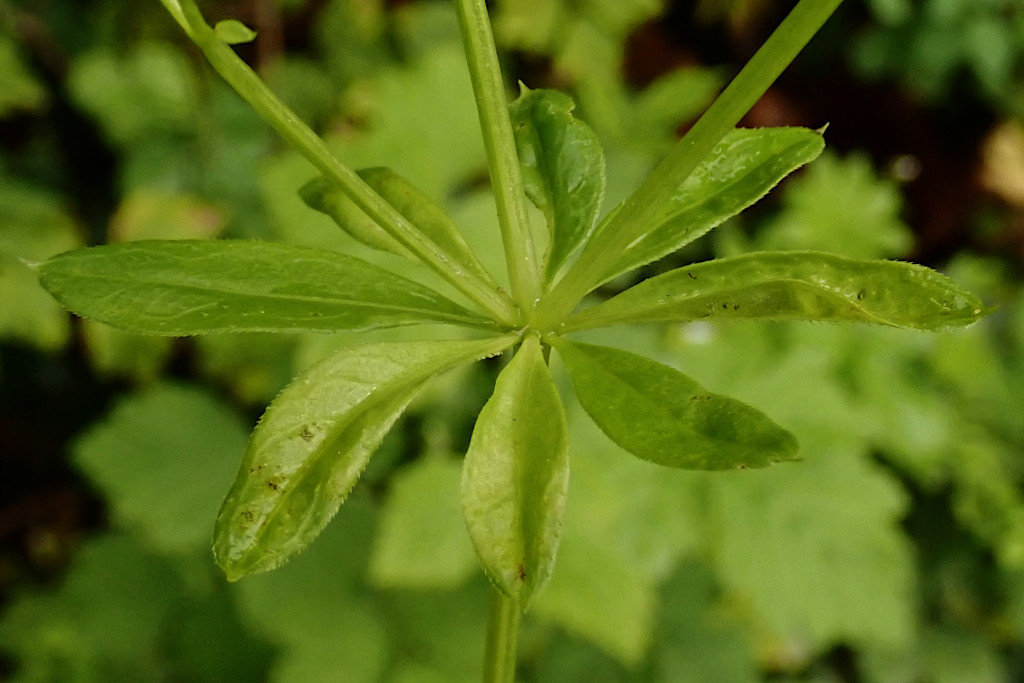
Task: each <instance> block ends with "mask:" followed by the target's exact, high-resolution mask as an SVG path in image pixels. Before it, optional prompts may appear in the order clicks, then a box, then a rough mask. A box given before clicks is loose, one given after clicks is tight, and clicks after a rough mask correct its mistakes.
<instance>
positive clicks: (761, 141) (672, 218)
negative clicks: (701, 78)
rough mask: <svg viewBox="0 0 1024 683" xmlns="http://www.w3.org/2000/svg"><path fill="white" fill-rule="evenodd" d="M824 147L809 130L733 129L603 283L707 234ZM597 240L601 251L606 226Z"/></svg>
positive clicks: (641, 230)
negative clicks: (602, 234)
mask: <svg viewBox="0 0 1024 683" xmlns="http://www.w3.org/2000/svg"><path fill="white" fill-rule="evenodd" d="M824 148H825V142H824V140H823V138H822V136H821V133H819V132H818V131H813V130H809V129H807V128H738V129H736V130H734V131H732V132H731V133H729V134H728V135H726V136H725V138H723V139H722V141H721V142H720V143H718V146H717V147H715V149H714V151H712V152H711V154H710V155H709V156H708V158H707V159H705V160H704V161H703V162H702V163H701V165H700V166H698V167H697V169H696V170H695V171H694V172H693V173H692V174H691V175H690V177H689V178H687V179H686V181H685V182H684V183H683V184H682V185H681V186H680V187H679V189H678V190H677V191H676V193H675V194H674V195H673V196H672V199H671V200H669V201H668V202H667V203H666V204H665V205H664V206H663V207H661V211H660V212H659V213H658V216H657V218H656V219H655V220H653V221H652V222H651V223H650V224H648V225H644V226H641V227H640V228H638V230H637V232H636V236H635V238H634V240H633V241H632V242H631V243H630V244H629V246H628V247H627V248H626V249H625V250H624V251H623V252H622V255H621V256H620V257H619V258H618V259H617V260H616V261H615V262H614V264H613V265H612V266H611V268H610V269H609V270H608V272H607V273H606V274H605V276H604V277H603V278H602V282H606V281H608V280H610V279H612V278H613V277H615V276H617V275H621V274H622V273H625V272H627V271H630V270H632V269H634V268H637V267H639V266H642V265H644V264H647V263H650V262H652V261H655V260H657V259H659V258H661V257H662V256H665V255H667V254H670V253H672V252H673V251H676V250H677V249H680V248H681V247H683V246H685V245H687V244H689V243H690V242H692V241H693V240H695V239H697V238H698V237H700V236H702V235H704V234H705V233H707V232H708V231H709V230H711V229H712V228H714V227H715V226H716V225H718V224H720V223H722V222H723V221H725V220H726V219H728V218H731V217H732V216H735V215H736V214H738V213H739V212H740V211H742V210H743V209H745V208H747V207H748V206H750V205H751V204H753V203H754V202H756V201H757V200H759V199H760V198H761V197H763V196H764V195H766V194H767V193H768V191H769V190H771V189H772V188H773V187H775V185H777V184H778V182H779V181H780V180H782V179H783V178H785V177H786V176H787V175H789V174H790V173H792V172H793V171H794V170H796V169H797V168H799V167H800V166H803V165H804V164H806V163H807V162H809V161H811V160H813V159H814V158H815V157H817V156H818V155H819V154H821V151H822V150H823V149H824ZM612 215H614V213H613V214H610V215H609V217H608V218H610V217H611V216H612ZM605 220H606V222H607V220H608V219H607V218H606V219H605ZM592 241H593V248H600V246H601V244H600V243H601V242H602V239H601V228H598V234H597V236H596V237H595V238H594V240H592ZM598 284H600V283H598Z"/></svg>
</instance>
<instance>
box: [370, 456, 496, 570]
mask: <svg viewBox="0 0 1024 683" xmlns="http://www.w3.org/2000/svg"><path fill="white" fill-rule="evenodd" d="M461 472H462V467H461V463H459V462H458V461H456V460H452V459H444V460H442V459H439V458H431V459H427V460H424V461H422V462H416V463H413V464H412V465H410V466H409V467H408V468H406V469H404V470H403V471H402V472H400V473H399V474H398V475H397V476H395V477H394V478H393V479H392V480H391V489H390V491H389V492H388V498H387V501H386V503H385V505H384V511H383V514H382V516H381V520H380V524H379V528H378V533H377V539H376V542H375V543H374V546H373V554H372V556H371V558H370V576H371V578H372V579H373V582H374V583H375V584H376V585H378V586H381V587H391V588H434V589H437V588H445V587H455V586H457V585H459V584H460V583H461V582H462V581H464V580H465V579H466V578H468V577H469V576H470V575H472V574H473V572H474V571H475V570H476V557H475V555H474V553H473V547H472V545H470V543H469V539H468V538H467V537H466V527H465V525H464V524H463V522H462V517H461V515H460V514H459V477H460V475H461Z"/></svg>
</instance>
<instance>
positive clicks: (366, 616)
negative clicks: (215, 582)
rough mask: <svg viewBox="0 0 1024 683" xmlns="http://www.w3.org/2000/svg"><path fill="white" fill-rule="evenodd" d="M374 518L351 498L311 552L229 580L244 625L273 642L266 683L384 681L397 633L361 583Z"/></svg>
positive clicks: (371, 536)
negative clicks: (271, 568) (243, 578)
mask: <svg viewBox="0 0 1024 683" xmlns="http://www.w3.org/2000/svg"><path fill="white" fill-rule="evenodd" d="M375 521H376V520H375V516H374V515H373V511H372V509H371V507H370V506H369V505H367V504H366V502H365V501H363V500H361V499H354V500H352V501H350V502H349V503H348V504H347V505H346V506H345V510H344V511H343V512H342V513H341V514H340V515H338V517H337V519H335V521H334V523H333V524H331V525H330V526H329V527H328V528H327V529H325V530H324V533H323V535H322V536H321V537H320V538H319V539H318V541H317V542H316V544H314V545H313V546H312V547H311V548H310V549H309V551H308V552H306V553H303V554H302V556H300V557H297V558H295V560H294V561H293V562H290V563H289V564H288V565H287V566H285V567H282V568H281V569H280V570H279V571H275V572H271V573H269V574H261V575H258V576H253V577H250V578H249V579H248V580H246V581H243V582H241V583H239V584H234V585H232V588H233V589H234V590H233V591H232V592H233V593H234V595H235V596H236V597H237V604H238V608H239V612H240V616H241V618H242V621H243V623H244V624H245V625H246V626H247V627H248V629H249V630H250V632H252V633H255V634H257V635H259V636H260V637H261V638H263V639H266V640H268V641H270V642H271V643H272V644H273V646H274V650H275V653H276V657H275V661H274V663H273V666H272V668H271V673H270V675H269V676H267V677H266V680H267V681H268V682H273V683H303V682H306V681H345V682H346V683H348V682H349V681H351V682H352V683H371V682H374V681H381V680H384V678H383V677H384V670H385V669H386V668H387V667H388V660H389V655H390V652H389V650H391V649H392V647H393V645H392V644H393V643H394V639H393V634H392V633H391V632H389V630H388V626H389V620H388V619H385V618H382V615H381V611H380V606H379V605H377V604H374V603H373V602H372V601H371V599H370V596H368V595H366V594H365V583H364V582H363V580H362V576H363V573H364V572H365V565H366V557H367V555H368V554H369V552H370V543H371V540H372V538H373V533H374V526H375ZM339 634H344V636H342V637H339Z"/></svg>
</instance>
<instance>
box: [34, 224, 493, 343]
mask: <svg viewBox="0 0 1024 683" xmlns="http://www.w3.org/2000/svg"><path fill="white" fill-rule="evenodd" d="M39 276H40V281H41V282H42V284H43V286H44V287H45V288H46V289H47V290H49V292H50V294H52V295H53V296H54V298H56V299H57V300H58V301H59V302H60V303H62V304H63V305H64V306H66V307H67V308H69V309H70V310H71V311H73V312H75V313H77V314H78V315H81V316H82V317H85V318H92V319H95V320H98V321H100V322H104V323H107V324H109V325H113V326H115V327H120V328H122V329H125V330H129V331H131V332H139V333H143V334H161V335H169V336H186V335H192V334H201V333H207V332H286V331H312V332H331V331H337V330H362V329H371V328H376V327H394V326H399V325H409V324H413V323H422V322H447V323H453V324H457V325H478V326H483V327H488V326H490V323H489V322H488V321H486V320H485V319H483V318H480V317H478V316H476V315H474V314H472V313H470V312H469V311H467V310H465V309H464V308H462V307H461V306H459V305H457V304H455V303H453V302H451V301H449V300H448V299H446V298H445V297H443V296H441V295H440V294H438V293H437V292H435V291H433V290H432V289H428V288H426V287H424V286H422V285H419V284H416V283H414V282H412V281H410V280H406V279H405V278H402V277H399V276H397V275H394V274H392V273H390V272H388V271H385V270H383V269H381V268H378V267H376V266H373V265H370V264H369V263H366V262H364V261H360V260H359V259H356V258H352V257H350V256H344V255H341V254H337V253H334V252H329V251H322V250H317V249H309V248H305V247H296V246H292V245H288V244H278V243H271V242H250V241H243V240H229V241H228V240H226V241H198V240H197V241H192V240H175V241H140V242H128V243H123V244H112V245H107V246H102V247H92V248H89V249H81V250H78V251H71V252H67V253H64V254H61V255H59V256H55V257H54V258H52V259H50V260H49V261H47V262H45V263H44V264H42V266H40V267H39Z"/></svg>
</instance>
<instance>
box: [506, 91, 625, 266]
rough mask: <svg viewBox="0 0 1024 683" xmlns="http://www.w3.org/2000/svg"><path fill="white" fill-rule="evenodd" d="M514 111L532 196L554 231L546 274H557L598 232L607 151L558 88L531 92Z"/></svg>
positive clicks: (525, 177) (511, 110)
mask: <svg viewBox="0 0 1024 683" xmlns="http://www.w3.org/2000/svg"><path fill="white" fill-rule="evenodd" d="M521 87H522V94H520V96H519V98H518V99H516V101H515V102H513V103H512V104H511V106H510V107H509V113H510V115H511V118H512V125H513V131H514V133H515V139H516V149H517V151H518V153H519V163H520V166H521V168H522V173H523V185H524V187H525V189H526V194H527V196H528V197H529V198H530V201H532V202H533V203H534V204H535V205H536V206H537V208H538V209H540V210H541V211H542V212H544V217H545V218H546V219H547V224H548V230H549V233H550V244H549V246H548V252H547V255H546V257H545V265H544V268H545V276H546V277H547V279H548V280H550V279H551V277H553V276H554V274H555V273H556V272H557V271H558V269H559V268H560V267H561V266H562V265H563V264H564V263H565V261H566V259H568V258H569V256H571V255H572V253H573V252H574V251H576V249H577V248H578V247H579V246H580V245H581V244H583V243H584V242H585V241H586V239H587V238H588V237H589V236H590V234H591V232H593V230H594V225H595V221H596V220H597V212H598V210H599V209H600V208H601V198H602V197H603V196H604V187H605V164H604V152H603V151H602V149H601V143H600V142H599V141H598V139H597V135H595V134H594V131H593V130H591V129H590V127H589V126H587V124H585V123H583V122H582V121H580V120H579V119H577V118H575V117H574V116H573V115H572V110H573V109H574V108H575V106H576V105H575V103H574V102H573V101H572V99H571V98H570V97H569V96H568V95H565V94H564V93H561V92H558V91H556V90H530V89H529V88H527V87H526V86H521Z"/></svg>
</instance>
